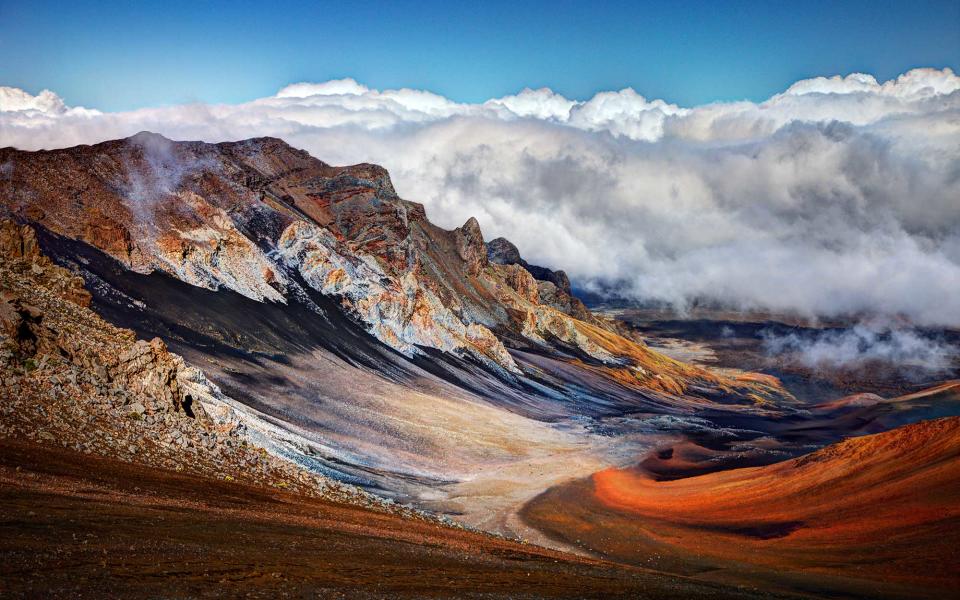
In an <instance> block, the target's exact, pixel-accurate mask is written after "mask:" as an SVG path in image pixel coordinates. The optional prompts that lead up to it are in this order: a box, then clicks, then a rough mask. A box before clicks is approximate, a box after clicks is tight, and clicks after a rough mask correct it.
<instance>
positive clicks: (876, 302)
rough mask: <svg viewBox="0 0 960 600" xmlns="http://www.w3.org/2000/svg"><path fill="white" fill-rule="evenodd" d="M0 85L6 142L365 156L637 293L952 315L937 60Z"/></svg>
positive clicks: (957, 134)
mask: <svg viewBox="0 0 960 600" xmlns="http://www.w3.org/2000/svg"><path fill="white" fill-rule="evenodd" d="M44 94H47V95H44ZM41 96H42V97H41ZM0 102H2V104H0V106H2V111H0V146H5V145H14V146H17V147H21V148H25V149H38V148H45V147H63V146H70V145H74V144H78V143H93V142H97V141H102V140H105V139H112V138H118V137H125V136H129V135H132V134H134V133H136V132H138V131H141V130H145V129H146V130H151V131H157V132H159V133H162V134H164V135H166V136H168V137H170V138H173V139H202V140H206V141H222V140H227V139H242V138H247V137H253V136H260V135H273V136H277V137H281V138H284V139H286V140H287V141H288V142H290V143H291V144H293V145H295V146H297V147H301V148H304V149H306V150H308V151H309V152H311V154H313V155H314V156H316V157H318V158H320V159H322V160H325V161H327V162H330V163H333V164H349V163H356V162H376V163H379V164H382V165H384V166H385V167H387V168H388V169H389V170H390V172H391V174H392V176H393V179H394V183H395V185H396V187H397V189H398V191H399V192H400V193H401V195H403V196H404V197H406V198H409V199H411V200H418V201H421V202H424V204H426V206H427V210H428V213H429V215H430V217H431V219H432V220H434V221H435V222H437V223H438V224H441V225H443V226H446V227H453V226H456V225H459V224H461V223H463V222H464V221H465V220H466V219H467V218H468V217H470V216H476V217H477V218H478V219H479V220H480V223H481V226H482V227H483V230H484V233H485V234H486V235H487V237H488V238H490V237H495V236H498V235H504V236H506V237H508V238H509V239H511V240H513V241H514V242H515V243H516V244H517V245H518V246H519V248H520V250H521V252H523V253H524V255H525V257H526V258H527V259H528V260H530V261H531V262H534V263H541V264H545V265H547V266H552V267H557V268H564V269H566V270H567V271H568V273H570V274H571V275H572V276H573V277H574V278H575V279H578V280H579V281H581V282H586V281H588V280H589V279H591V278H597V279H599V280H602V281H604V282H606V283H607V284H610V283H615V284H616V285H618V286H620V287H621V288H622V289H623V290H625V291H627V292H629V293H631V294H634V295H636V296H637V297H640V298H651V299H658V300H665V301H670V302H676V303H680V304H682V303H685V302H689V301H691V300H693V299H695V298H712V299H717V300H722V301H725V302H728V303H731V304H734V305H737V306H742V307H766V308H771V309H776V310H783V311H796V312H799V313H802V314H807V315H811V316H813V315H837V314H841V313H887V314H899V315H905V316H908V317H910V318H912V319H913V320H914V321H916V322H919V323H923V324H931V325H951V326H960V302H952V301H950V299H951V298H952V296H953V295H955V290H956V289H960V175H958V174H960V143H958V139H960V78H958V77H957V76H956V75H955V74H954V73H953V72H952V71H950V70H949V69H944V70H940V71H938V70H933V69H918V70H914V71H910V72H909V73H905V74H903V75H901V76H900V77H898V78H897V79H895V80H891V81H888V82H884V83H879V82H876V80H875V79H874V78H873V77H871V76H867V75H862V74H853V75H848V76H847V77H834V78H816V79H811V80H805V81H802V82H797V83H796V84H794V85H793V86H791V87H790V88H789V89H788V90H787V91H786V92H784V93H782V94H778V95H776V96H774V97H772V98H770V99H769V100H767V101H765V102H762V103H752V102H731V103H717V104H710V105H706V106H699V107H691V108H682V107H678V106H674V105H670V104H667V103H665V102H663V101H661V100H648V99H646V98H644V97H643V96H641V95H640V94H638V93H637V92H635V91H634V90H632V89H629V88H628V89H625V90H621V91H618V92H601V93H598V94H597V95H595V96H594V97H593V98H591V99H589V100H587V101H577V100H570V99H567V98H564V97H563V96H561V95H559V94H556V93H555V92H553V91H551V90H549V89H545V88H544V89H539V90H530V89H525V90H523V91H521V92H520V93H518V94H516V95H513V96H506V97H504V98H498V99H491V100H488V101H487V102H484V103H479V104H463V103H458V102H454V101H452V100H449V99H447V98H444V97H443V96H440V95H437V94H433V93H431V92H426V91H420V90H410V89H400V90H382V91H381V90H373V89H370V88H368V87H366V86H364V85H361V84H359V83H357V82H356V81H353V80H351V79H344V80H337V81H331V82H325V83H316V84H315V83H298V84H293V85H291V86H287V87H286V88H284V89H283V90H281V91H280V92H279V93H278V94H277V95H276V96H272V97H268V98H261V99H258V100H255V101H253V102H249V103H245V104H239V105H203V104H190V105H182V106H173V107H165V108H156V109H143V110H137V111H131V112H125V113H99V112H96V111H89V110H87V109H82V108H69V107H67V106H65V105H64V103H63V102H62V101H60V99H59V98H57V97H56V96H55V95H54V94H52V93H42V94H40V95H38V96H31V95H29V94H26V93H24V92H22V91H21V90H16V89H15V88H0ZM13 168H15V165H14V167H13Z"/></svg>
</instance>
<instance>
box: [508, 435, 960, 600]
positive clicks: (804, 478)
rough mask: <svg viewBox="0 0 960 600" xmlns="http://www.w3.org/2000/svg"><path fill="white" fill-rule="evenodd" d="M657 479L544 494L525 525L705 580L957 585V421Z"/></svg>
mask: <svg viewBox="0 0 960 600" xmlns="http://www.w3.org/2000/svg"><path fill="white" fill-rule="evenodd" d="M681 460H682V457H681ZM663 462H669V460H667V461H663V460H661V461H660V463H659V464H660V466H661V467H662V466H663ZM658 479H660V478H659V477H657V476H656V475H654V474H653V473H651V472H649V471H646V470H643V469H642V468H637V469H626V470H616V469H609V470H605V471H601V472H599V473H596V474H595V475H593V476H592V477H591V478H589V480H581V481H579V482H575V483H573V484H570V485H567V486H562V487H559V488H554V489H552V490H550V491H548V492H546V493H544V494H543V495H541V496H540V497H539V498H537V499H536V500H534V501H533V502H531V503H530V504H528V506H527V507H526V508H525V509H524V517H525V518H526V520H527V521H528V522H530V523H531V524H533V525H534V526H537V527H539V528H541V529H543V530H545V531H548V532H549V533H550V534H551V535H553V536H556V537H558V538H562V539H566V540H575V541H579V542H580V544H581V545H583V546H586V547H589V548H591V549H593V550H595V551H598V552H599V553H601V554H603V555H606V556H608V557H611V558H616V559H620V560H624V561H627V562H632V563H634V564H652V565H653V566H656V567H658V568H663V569H666V570H673V571H676V572H685V573H688V574H695V573H698V572H699V573H700V574H701V575H702V576H703V577H704V578H708V579H715V580H725V581H731V580H732V581H736V580H740V579H741V578H743V577H745V576H749V577H752V578H754V579H756V580H763V579H770V580H772V579H773V576H772V574H773V573H777V577H778V578H779V580H780V581H779V583H778V585H786V586H787V587H792V588H794V589H797V588H800V589H804V590H808V591H812V590H832V591H838V590H841V591H845V592H853V593H856V594H858V595H869V596H898V597H899V596H905V597H909V596H918V597H925V596H929V597H940V596H942V594H944V593H946V592H947V591H948V590H956V589H957V586H958V585H960V576H958V573H960V556H958V555H957V553H956V548H957V545H958V543H960V418H958V417H950V418H944V419H937V420H933V421H925V422H921V423H916V424H913V425H907V426H904V427H901V428H898V429H894V430H891V431H888V432H885V433H880V434H876V435H870V436H863V437H857V438H850V439H847V440H845V441H843V442H840V443H838V444H834V445H832V446H828V447H827V448H824V449H822V450H819V451H817V452H814V453H812V454H808V455H806V456H803V457H800V458H797V459H793V460H789V461H785V462H782V463H777V464H774V465H769V466H765V467H752V468H743V469H734V470H730V471H724V472H719V473H711V474H708V475H702V476H698V477H688V478H684V479H676V480H673V481H663V480H658ZM791 572H792V573H793V575H790V573H791ZM791 579H792V583H791Z"/></svg>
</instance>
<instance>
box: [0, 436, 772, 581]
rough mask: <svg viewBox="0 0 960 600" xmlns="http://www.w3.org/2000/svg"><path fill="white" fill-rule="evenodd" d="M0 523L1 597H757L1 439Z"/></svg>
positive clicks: (374, 513)
mask: <svg viewBox="0 0 960 600" xmlns="http://www.w3.org/2000/svg"><path fill="white" fill-rule="evenodd" d="M0 515H2V517H0V596H2V597H4V598H11V597H44V598H55V597H71V598H73V597H88V598H101V597H104V596H105V595H107V596H109V597H112V598H125V597H138V598H141V597H164V598H171V597H239V596H244V597H264V598H278V597H323V598H344V597H345V598H368V597H376V598H384V597H387V598H394V597H416V598H423V597H458V598H460V597H483V598H559V597H571V598H573V597H575V598H614V597H623V598H657V599H660V598H663V599H672V598H677V599H679V598H754V597H759V595H758V594H757V593H756V592H750V591H748V590H738V589H735V588H732V587H724V586H718V585H715V584H708V583H702V582H695V581H690V580H687V579H684V578H679V577H675V576H670V575H664V574H659V573H654V572H652V571H647V570H642V569H637V568H630V567H623V566H619V565H614V564H611V563H605V562H601V561H597V560H591V559H586V558H580V557H576V556H573V555H569V554H564V553H561V552H556V551H552V550H547V549H544V548H539V547H535V546H529V545H522V544H520V543H517V542H513V541H509V540H505V539H500V538H496V537H493V536H489V535H485V534H480V533H474V532H469V531H464V530H459V529H454V528H449V527H444V526H441V525H439V524H437V523H431V522H428V521H424V520H411V519H408V518H404V517H402V516H399V515H395V514H386V513H383V512H378V511H372V510H369V509H365V508H362V507H357V506H349V505H345V504H339V503H335V502H330V501H327V500H323V499H319V498H309V497H305V496H302V495H296V494H293V493H290V492H286V491H282V490H277V489H271V488H265V487H258V486H252V485H246V484H241V483H237V482H225V481H219V480H215V479H210V478H204V477H200V476H197V475H187V474H185V473H177V472H174V471H169V470H161V469H154V468H150V467H145V466H142V465H134V464H130V463H124V462H120V461H116V460H112V459H106V458H96V457H93V456H88V455H84V454H82V453H79V452H75V451H72V450H63V449H60V448H54V447H50V446H42V445H38V444H36V443H33V442H23V441H12V440H9V439H0ZM764 597H766V596H764Z"/></svg>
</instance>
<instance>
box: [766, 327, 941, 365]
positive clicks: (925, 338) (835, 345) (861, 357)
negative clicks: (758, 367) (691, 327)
mask: <svg viewBox="0 0 960 600" xmlns="http://www.w3.org/2000/svg"><path fill="white" fill-rule="evenodd" d="M762 333H763V348H764V351H765V352H766V353H767V354H769V355H770V356H774V357H779V358H787V359H790V360H796V361H798V362H799V363H800V364H802V365H804V366H806V367H808V368H813V369H823V368H832V369H857V368H863V367H866V366H869V365H870V364H871V363H878V362H879V363H884V364H885V365H886V368H888V369H894V370H897V371H900V372H906V373H910V372H918V373H922V374H924V375H939V374H945V373H949V372H950V371H951V369H952V368H953V367H954V363H955V362H956V359H957V357H958V356H960V349H958V348H957V347H956V346H953V345H950V344H949V343H947V342H945V341H943V340H940V339H937V338H935V337H931V336H929V335H924V334H922V333H919V332H917V331H916V330H912V329H905V328H902V327H898V326H895V325H890V324H878V323H870V324H867V323H859V324H857V325H855V326H853V327H851V328H850V329H843V330H836V329H835V330H826V331H820V332H811V331H810V330H807V331H806V332H804V333H803V334H798V333H789V334H786V335H777V334H775V333H773V332H771V331H764V332H762Z"/></svg>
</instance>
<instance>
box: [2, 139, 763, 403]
mask: <svg viewBox="0 0 960 600" xmlns="http://www.w3.org/2000/svg"><path fill="white" fill-rule="evenodd" d="M0 161H3V162H4V163H5V164H9V165H11V167H10V169H8V170H7V173H8V174H7V176H6V177H5V179H3V180H2V181H0V199H2V201H3V207H2V210H3V211H4V212H7V213H9V214H11V215H12V216H14V217H16V218H17V219H20V220H21V221H23V222H28V223H35V224H37V225H39V226H42V227H44V228H45V229H46V230H48V231H50V232H53V233H55V234H57V235H60V236H65V237H67V238H70V239H75V240H79V241H82V242H85V243H87V244H89V245H91V246H93V247H95V248H97V249H99V250H102V251H103V252H106V253H107V254H109V255H110V256H112V257H114V258H115V259H117V260H119V261H121V262H122V263H123V264H124V265H126V267H127V268H129V269H131V270H133V271H136V272H139V273H149V272H153V271H160V272H164V273H167V274H169V275H171V276H173V277H175V278H177V279H179V280H181V281H184V282H187V283H189V284H191V285H195V286H199V287H203V288H206V289H211V290H216V289H220V288H226V289H229V290H233V291H235V292H237V293H239V294H242V295H243V296H246V297H248V298H251V299H253V300H256V301H258V302H270V303H280V304H283V303H287V302H289V301H291V300H292V299H302V298H303V297H304V296H305V294H304V293H303V289H302V286H303V285H306V286H309V287H311V288H313V289H314V290H316V291H319V292H321V293H322V294H325V295H328V296H332V297H335V298H338V299H339V301H340V302H341V305H342V307H343V309H344V310H345V311H347V312H348V313H349V314H350V315H352V316H353V317H354V318H355V319H357V320H358V321H360V322H361V323H362V324H363V325H364V327H365V328H366V329H367V331H369V332H370V333H371V334H373V335H374V336H375V337H376V338H377V339H378V340H380V341H381V342H383V343H384V344H387V345H388V346H390V347H392V348H393V349H395V350H397V351H399V352H401V353H403V354H405V355H407V356H410V357H412V356H415V355H417V354H420V353H422V351H423V350H425V349H435V350H439V351H442V352H445V353H450V354H453V355H456V356H460V357H464V358H468V359H471V360H474V361H476V362H478V363H480V364H482V365H484V366H485V367H486V368H488V369H489V370H491V371H492V372H495V373H498V374H499V376H500V377H503V378H506V379H510V378H516V377H523V376H524V371H523V368H522V367H520V366H518V364H517V362H516V360H515V359H514V358H513V357H512V356H511V353H510V351H509V350H508V346H509V347H511V348H519V349H523V348H531V349H539V350H538V351H546V352H553V351H554V350H555V349H557V348H561V349H564V351H571V350H572V351H573V352H574V353H575V354H579V355H580V356H581V357H582V358H583V359H584V360H586V361H588V362H589V363H590V366H591V368H593V369H595V370H596V371H597V373H598V374H600V375H601V376H603V377H608V378H612V380H614V381H617V382H619V383H625V384H627V385H629V386H633V387H640V388H643V387H645V386H652V387H651V389H654V390H661V391H662V390H664V389H669V390H671V391H672V392H676V393H683V391H684V390H687V389H689V388H690V387H691V386H694V387H703V386H704V385H707V386H711V387H712V388H713V389H715V390H723V391H724V392H731V393H738V394H740V395H741V396H745V395H746V394H749V393H753V392H754V391H756V390H753V389H748V388H753V387H756V383H755V382H742V381H735V380H731V379H728V378H727V379H725V378H724V377H720V376H718V375H716V374H713V373H708V372H706V371H703V370H701V369H696V368H692V367H688V366H686V365H680V364H679V363H675V362H673V361H669V360H666V359H663V357H660V356H658V355H656V354H655V353H653V352H651V351H650V350H649V349H647V348H645V347H644V346H643V344H642V342H641V341H640V340H639V338H638V337H637V336H635V335H634V334H633V333H632V332H631V331H630V330H629V328H627V327H625V326H624V325H623V324H621V323H617V322H613V321H609V320H606V319H601V318H599V317H597V316H595V315H593V314H592V313H590V311H589V310H587V309H586V307H585V306H584V305H583V303H581V302H580V301H579V300H577V299H576V298H575V297H574V296H572V294H571V293H570V286H569V280H568V279H567V277H566V275H565V274H564V273H563V272H562V271H550V270H549V269H544V268H541V267H536V266H533V265H529V264H527V263H526V262H525V261H523V259H522V258H521V257H520V255H519V253H518V252H517V251H516V248H515V247H513V246H512V244H510V243H509V242H507V241H506V240H494V241H493V242H491V244H490V245H489V246H488V245H487V244H485V243H484V239H483V234H482V232H481V230H480V225H479V223H478V222H477V221H476V219H472V218H471V219H470V220H468V221H467V222H466V223H465V224H464V225H463V226H462V227H459V228H457V229H455V230H453V231H447V230H443V229H440V228H438V227H436V226H434V225H432V224H431V223H430V222H429V221H428V220H427V217H426V213H425V211H424V209H423V206H422V205H419V204H417V203H414V202H409V201H406V200H403V199H401V198H399V197H398V196H397V194H396V191H395V190H394V188H393V185H392V183H391V182H390V178H389V175H388V174H387V172H386V171H385V170H384V169H382V168H381V167H378V166H375V165H369V164H361V165H354V166H350V167H332V166H330V165H327V164H325V163H323V162H322V161H319V160H317V159H315V158H313V157H311V156H310V155H308V154H307V153H305V152H303V151H300V150H296V149H294V148H291V147H290V146H288V145H287V144H285V143H284V142H282V141H280V140H277V139H273V138H258V139H252V140H246V141H243V142H230V143H221V144H206V143H201V142H172V141H170V140H167V139H166V138H163V137H161V136H159V135H156V134H151V133H141V134H138V135H136V136H133V137H131V138H128V139H125V140H117V141H112V142H105V143H102V144H97V145H95V146H78V147H75V148H68V149H64V150H54V151H43V152H20V151H16V150H13V149H9V148H8V149H3V150H0ZM658 376H662V378H666V380H669V381H671V382H673V384H671V385H668V386H665V385H663V384H662V383H660V380H659V379H657V378H658ZM662 378H661V379H662ZM762 387H763V389H762V390H761V394H773V395H776V394H779V393H780V391H779V390H777V389H776V387H777V386H776V385H775V384H773V383H770V382H765V383H764V385H763V386H762ZM741 388H742V389H741ZM738 390H739V391H738Z"/></svg>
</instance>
